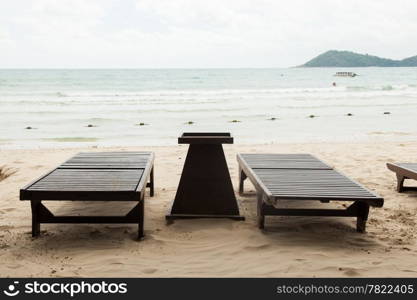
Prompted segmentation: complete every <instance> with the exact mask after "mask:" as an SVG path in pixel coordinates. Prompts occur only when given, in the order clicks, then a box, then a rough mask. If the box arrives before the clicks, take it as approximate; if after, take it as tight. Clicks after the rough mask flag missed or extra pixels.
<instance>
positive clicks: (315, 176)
mask: <svg viewBox="0 0 417 300" xmlns="http://www.w3.org/2000/svg"><path fill="white" fill-rule="evenodd" d="M237 160H238V162H239V192H241V193H243V183H244V180H245V179H246V178H249V179H250V181H251V182H252V184H253V185H254V186H255V188H256V193H257V202H258V204H257V206H258V226H259V228H261V229H262V228H264V223H265V216H267V215H271V216H277V215H279V216H340V217H357V226H356V229H357V231H359V232H364V231H365V228H366V221H367V219H368V213H369V206H376V207H382V205H383V203H384V199H383V198H381V197H379V196H378V195H376V194H374V193H373V192H371V191H369V190H368V189H366V188H365V187H363V186H362V185H360V184H359V183H357V182H355V181H353V180H351V179H349V178H347V177H346V176H344V175H343V174H341V173H339V172H337V171H335V170H334V169H333V168H332V167H330V166H328V165H327V164H325V163H324V162H322V161H321V160H319V159H317V158H315V157H314V156H312V155H310V154H238V155H237ZM279 200H294V201H300V200H318V201H321V202H330V201H352V202H353V204H351V205H350V206H349V207H348V208H347V209H297V208H292V209H290V208H276V207H275V206H274V205H278V204H279Z"/></svg>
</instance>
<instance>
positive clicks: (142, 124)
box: [136, 122, 149, 126]
mask: <svg viewBox="0 0 417 300" xmlns="http://www.w3.org/2000/svg"><path fill="white" fill-rule="evenodd" d="M136 125H137V126H145V125H149V124H147V123H143V122H140V123H138V124H136Z"/></svg>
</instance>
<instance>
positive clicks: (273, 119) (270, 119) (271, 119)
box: [267, 117, 277, 121]
mask: <svg viewBox="0 0 417 300" xmlns="http://www.w3.org/2000/svg"><path fill="white" fill-rule="evenodd" d="M276 119H277V118H274V117H272V118H269V119H267V120H269V121H275V120H276Z"/></svg>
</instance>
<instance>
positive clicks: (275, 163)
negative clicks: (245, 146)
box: [241, 154, 332, 169]
mask: <svg viewBox="0 0 417 300" xmlns="http://www.w3.org/2000/svg"><path fill="white" fill-rule="evenodd" d="M241 157H242V158H243V159H244V160H245V162H246V163H247V164H248V166H249V167H250V168H252V169H256V168H262V169H332V168H331V167H330V166H328V165H327V164H325V163H324V162H322V161H320V160H318V159H317V158H315V157H314V156H312V155H311V154H241Z"/></svg>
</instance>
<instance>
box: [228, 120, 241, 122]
mask: <svg viewBox="0 0 417 300" xmlns="http://www.w3.org/2000/svg"><path fill="white" fill-rule="evenodd" d="M240 122H241V121H239V120H232V121H229V123H240Z"/></svg>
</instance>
